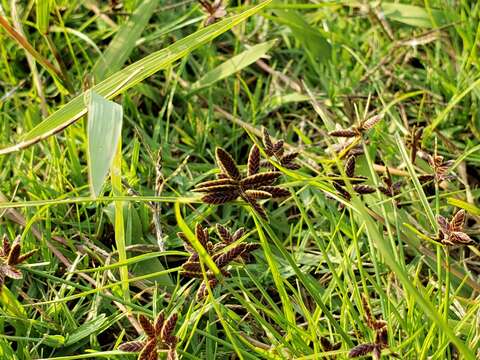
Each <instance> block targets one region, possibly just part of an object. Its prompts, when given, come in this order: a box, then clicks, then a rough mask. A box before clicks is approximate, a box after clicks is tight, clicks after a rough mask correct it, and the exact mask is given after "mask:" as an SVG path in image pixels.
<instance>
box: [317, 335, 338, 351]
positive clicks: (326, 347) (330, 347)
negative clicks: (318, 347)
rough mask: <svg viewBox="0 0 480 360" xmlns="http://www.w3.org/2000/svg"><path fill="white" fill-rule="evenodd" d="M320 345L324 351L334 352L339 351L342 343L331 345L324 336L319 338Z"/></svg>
mask: <svg viewBox="0 0 480 360" xmlns="http://www.w3.org/2000/svg"><path fill="white" fill-rule="evenodd" d="M320 344H322V348H323V350H324V351H335V350H338V349H340V347H341V346H342V343H340V342H338V343H334V344H332V342H331V341H330V340H329V339H328V338H327V337H325V336H322V337H321V338H320Z"/></svg>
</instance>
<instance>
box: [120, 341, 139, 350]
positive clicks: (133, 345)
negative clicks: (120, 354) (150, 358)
mask: <svg viewBox="0 0 480 360" xmlns="http://www.w3.org/2000/svg"><path fill="white" fill-rule="evenodd" d="M144 346H145V343H144V342H143V341H130V342H127V343H125V344H121V345H120V346H119V347H118V350H121V351H125V352H139V351H140V350H142V349H143V347H144Z"/></svg>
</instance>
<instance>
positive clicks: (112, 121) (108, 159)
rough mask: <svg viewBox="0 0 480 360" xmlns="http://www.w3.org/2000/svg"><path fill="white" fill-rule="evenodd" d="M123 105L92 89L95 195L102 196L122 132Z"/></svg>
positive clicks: (90, 140) (91, 156)
mask: <svg viewBox="0 0 480 360" xmlns="http://www.w3.org/2000/svg"><path fill="white" fill-rule="evenodd" d="M122 117H123V111H122V107H121V106H120V105H118V104H117V103H115V102H113V101H108V100H106V99H105V98H103V97H102V96H100V95H98V94H96V93H94V92H92V93H91V94H90V101H89V104H88V129H87V135H88V177H89V183H90V190H91V193H92V196H94V197H97V196H98V195H100V192H101V190H102V186H103V184H104V182H105V178H106V177H107V174H108V171H109V170H110V167H111V165H112V161H113V158H114V156H115V152H116V151H117V147H118V142H119V140H120V135H121V132H122Z"/></svg>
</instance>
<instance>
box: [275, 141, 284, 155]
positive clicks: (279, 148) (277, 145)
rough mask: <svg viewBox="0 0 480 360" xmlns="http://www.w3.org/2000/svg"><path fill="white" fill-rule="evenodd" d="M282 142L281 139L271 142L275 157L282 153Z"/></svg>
mask: <svg viewBox="0 0 480 360" xmlns="http://www.w3.org/2000/svg"><path fill="white" fill-rule="evenodd" d="M283 144H284V141H283V140H282V139H280V140H278V141H277V142H276V143H275V144H273V153H274V154H275V156H277V157H281V156H282V155H283Z"/></svg>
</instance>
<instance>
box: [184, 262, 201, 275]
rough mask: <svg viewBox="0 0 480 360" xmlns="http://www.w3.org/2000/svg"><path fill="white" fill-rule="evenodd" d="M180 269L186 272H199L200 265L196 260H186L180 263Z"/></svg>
mask: <svg viewBox="0 0 480 360" xmlns="http://www.w3.org/2000/svg"><path fill="white" fill-rule="evenodd" d="M182 270H183V271H186V272H194V273H198V272H199V273H201V272H202V267H201V265H200V263H199V262H198V261H187V262H185V263H183V264H182Z"/></svg>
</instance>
